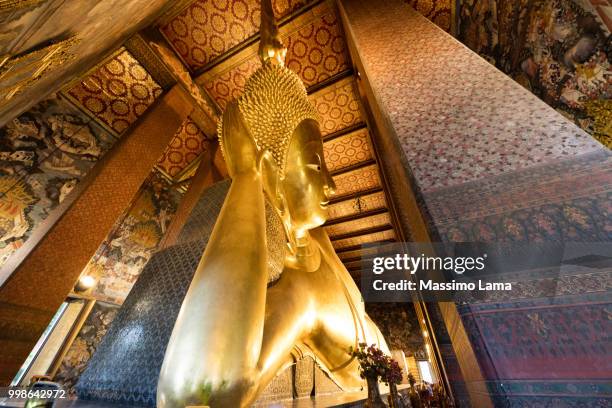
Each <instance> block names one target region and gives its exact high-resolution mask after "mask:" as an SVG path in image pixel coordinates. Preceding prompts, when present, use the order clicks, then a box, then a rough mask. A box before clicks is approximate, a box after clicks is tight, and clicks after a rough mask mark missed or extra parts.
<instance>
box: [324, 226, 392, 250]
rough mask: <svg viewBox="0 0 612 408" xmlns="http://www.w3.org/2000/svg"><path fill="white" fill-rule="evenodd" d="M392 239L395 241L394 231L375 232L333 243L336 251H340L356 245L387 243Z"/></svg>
mask: <svg viewBox="0 0 612 408" xmlns="http://www.w3.org/2000/svg"><path fill="white" fill-rule="evenodd" d="M390 239H395V233H394V232H393V230H388V231H382V232H374V233H372V234H366V235H360V236H358V237H354V238H345V239H340V240H337V241H333V242H332V245H333V246H334V249H336V250H339V249H343V248H348V247H352V246H356V245H364V244H370V243H372V242H379V241H386V240H390Z"/></svg>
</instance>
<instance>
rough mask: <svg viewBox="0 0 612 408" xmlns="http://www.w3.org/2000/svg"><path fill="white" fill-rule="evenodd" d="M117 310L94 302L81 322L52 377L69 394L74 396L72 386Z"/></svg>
mask: <svg viewBox="0 0 612 408" xmlns="http://www.w3.org/2000/svg"><path fill="white" fill-rule="evenodd" d="M118 311H119V307H117V306H114V305H110V304H105V303H99V302H98V303H96V304H95V305H94V307H93V309H92V310H91V312H90V313H89V316H88V317H87V319H86V320H85V323H83V326H82V327H81V330H80V331H79V334H78V335H77V337H76V339H75V340H74V342H73V343H72V345H71V346H70V348H69V349H68V352H67V353H66V355H65V356H64V358H63V359H62V362H61V365H60V368H59V370H58V372H57V374H55V376H54V377H53V381H56V382H59V383H60V384H62V386H63V388H64V389H65V390H66V391H67V392H68V394H70V395H71V396H76V391H75V389H74V386H75V385H76V382H77V381H78V379H79V377H80V376H81V373H83V371H84V370H85V367H87V363H88V362H89V359H90V358H91V356H93V355H94V353H95V352H96V349H97V348H98V345H99V344H100V341H101V340H102V338H104V335H105V334H106V332H107V331H108V328H109V326H110V324H111V323H112V321H113V320H114V319H115V317H116V316H117V312H118Z"/></svg>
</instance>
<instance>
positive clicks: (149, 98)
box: [67, 50, 162, 134]
mask: <svg viewBox="0 0 612 408" xmlns="http://www.w3.org/2000/svg"><path fill="white" fill-rule="evenodd" d="M161 93H162V88H161V87H160V86H159V85H158V84H157V82H155V81H154V80H153V78H151V75H150V74H149V73H148V72H147V71H146V70H145V69H144V68H143V66H142V65H140V63H139V62H138V61H137V60H136V59H135V58H134V57H133V56H132V55H131V54H130V53H129V52H128V51H126V50H123V51H120V52H119V53H118V54H117V55H116V56H115V57H114V58H112V59H111V60H110V61H108V62H106V63H105V64H103V65H102V66H101V67H100V68H99V69H97V70H96V71H95V72H93V73H92V74H91V75H89V76H88V77H87V78H85V79H84V80H83V81H82V82H80V83H78V84H77V85H75V86H74V87H73V88H71V89H70V90H68V92H67V94H68V95H69V96H71V97H72V98H74V99H75V101H76V102H77V103H79V104H80V105H81V106H83V107H84V108H85V110H86V111H88V112H90V113H91V114H92V115H93V116H95V117H96V118H97V119H98V120H100V121H101V122H103V123H105V124H106V125H107V126H108V127H109V128H110V129H112V130H113V131H115V132H117V133H118V134H120V133H122V132H123V131H125V130H126V129H127V128H128V127H129V126H130V125H131V124H132V123H134V121H135V120H136V119H137V118H138V117H139V116H140V115H142V114H143V113H144V112H145V111H146V110H147V108H148V107H149V106H150V105H151V104H152V103H153V102H154V101H155V99H157V97H159V96H160V95H161Z"/></svg>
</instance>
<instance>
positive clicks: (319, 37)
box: [283, 9, 350, 87]
mask: <svg viewBox="0 0 612 408" xmlns="http://www.w3.org/2000/svg"><path fill="white" fill-rule="evenodd" d="M283 41H284V43H285V46H286V47H287V57H286V60H285V64H286V66H287V67H288V68H289V69H292V70H293V71H294V72H296V73H297V74H298V75H299V76H300V78H301V79H302V81H303V82H304V85H306V87H309V86H311V85H315V84H318V83H320V82H323V81H324V80H326V79H328V78H329V77H331V76H333V75H335V74H338V73H340V72H343V71H346V70H348V69H349V68H350V66H349V59H348V54H347V52H348V51H347V48H346V43H345V40H344V34H343V32H342V26H341V23H340V20H339V18H338V17H337V16H336V12H335V11H334V10H333V9H332V10H330V11H329V12H327V13H326V14H324V15H322V16H320V17H319V18H318V19H317V20H315V21H313V22H312V23H310V24H308V25H307V26H304V27H302V28H300V29H299V30H298V31H296V32H294V33H291V34H289V36H287V37H286V38H283Z"/></svg>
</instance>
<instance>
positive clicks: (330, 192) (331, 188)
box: [323, 176, 336, 199]
mask: <svg viewBox="0 0 612 408" xmlns="http://www.w3.org/2000/svg"><path fill="white" fill-rule="evenodd" d="M323 193H324V194H325V198H327V199H330V198H332V197H333V196H334V195H335V194H336V183H335V182H334V179H333V178H331V176H329V177H328V179H327V184H326V185H325V186H324V187H323Z"/></svg>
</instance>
